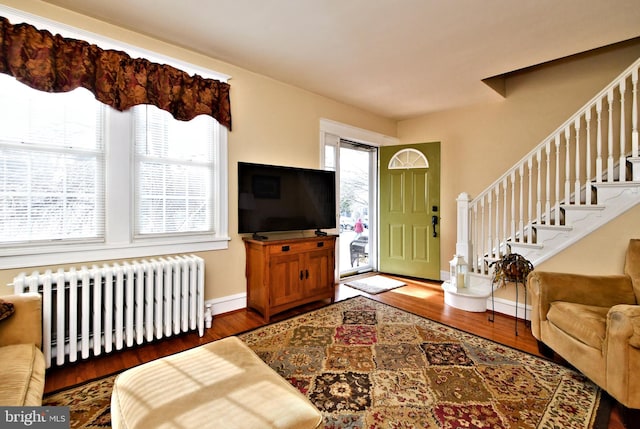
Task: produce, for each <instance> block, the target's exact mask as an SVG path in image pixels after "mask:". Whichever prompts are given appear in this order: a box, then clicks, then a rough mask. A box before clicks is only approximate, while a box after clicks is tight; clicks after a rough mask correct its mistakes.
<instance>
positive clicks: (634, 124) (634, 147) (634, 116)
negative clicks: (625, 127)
mask: <svg viewBox="0 0 640 429" xmlns="http://www.w3.org/2000/svg"><path fill="white" fill-rule="evenodd" d="M631 82H632V83H633V99H632V103H631V156H633V157H634V158H637V157H638V156H640V154H639V153H638V69H633V71H632V72H631Z"/></svg>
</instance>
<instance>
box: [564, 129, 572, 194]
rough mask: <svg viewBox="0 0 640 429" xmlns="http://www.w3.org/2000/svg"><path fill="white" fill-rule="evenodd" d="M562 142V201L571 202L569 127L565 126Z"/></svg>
mask: <svg viewBox="0 0 640 429" xmlns="http://www.w3.org/2000/svg"><path fill="white" fill-rule="evenodd" d="M564 144H565V148H566V149H565V152H566V156H565V158H564V203H565V204H566V205H569V204H571V184H570V183H571V155H570V148H569V147H570V146H571V129H570V128H569V126H567V127H566V128H565V129H564Z"/></svg>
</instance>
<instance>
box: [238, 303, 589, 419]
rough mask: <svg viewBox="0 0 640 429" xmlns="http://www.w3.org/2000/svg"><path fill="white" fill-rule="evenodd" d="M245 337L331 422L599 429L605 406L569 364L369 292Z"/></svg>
mask: <svg viewBox="0 0 640 429" xmlns="http://www.w3.org/2000/svg"><path fill="white" fill-rule="evenodd" d="M240 338H241V339H242V340H244V341H245V342H246V343H247V344H248V345H249V346H250V347H251V348H252V349H253V350H254V351H255V352H256V353H257V354H258V355H259V356H260V357H261V358H262V359H263V360H264V361H265V362H267V363H268V364H269V365H270V366H271V367H272V368H273V369H275V370H276V371H277V372H278V373H279V374H280V375H282V376H283V377H285V378H286V379H288V380H289V381H290V382H291V383H292V384H293V385H294V386H296V387H297V388H298V389H299V390H300V391H301V392H302V393H304V394H305V395H306V396H307V397H308V398H309V399H310V400H311V401H312V402H313V403H314V404H315V405H316V407H318V409H320V411H321V412H322V413H323V414H324V425H325V426H324V427H325V428H353V429H355V428H523V429H524V428H565V429H566V428H593V427H594V425H595V422H596V415H597V410H598V408H599V405H600V402H601V391H600V390H599V389H598V388H597V387H596V386H595V385H594V384H592V383H591V382H590V381H588V380H587V379H586V378H585V377H584V376H582V375H580V374H578V373H576V372H574V371H572V370H569V369H567V368H564V367H562V366H559V365H557V364H555V363H553V362H550V361H547V360H545V359H542V358H538V357H535V356H533V355H529V354H526V353H523V352H519V351H517V350H514V349H511V348H508V347H505V346H502V345H499V344H497V343H494V342H492V341H489V340H485V339H482V338H479V337H476V336H474V335H471V334H467V333H464V332H461V331H458V330H456V329H453V328H450V327H447V326H444V325H441V324H439V323H436V322H433V321H430V320H427V319H424V318H422V317H419V316H416V315H413V314H410V313H408V312H405V311H402V310H399V309H396V308H394V307H390V306H388V305H385V304H382V303H379V302H377V301H374V300H371V299H368V298H365V297H355V298H353V299H350V300H347V301H342V302H339V303H337V304H334V305H331V306H329V307H325V308H323V309H320V310H316V311H313V312H311V313H306V314H304V315H301V316H298V317H296V318H293V319H291V320H288V321H284V322H280V323H276V324H273V325H268V326H266V327H263V328H259V329H257V330H255V331H252V332H250V333H247V334H244V335H240Z"/></svg>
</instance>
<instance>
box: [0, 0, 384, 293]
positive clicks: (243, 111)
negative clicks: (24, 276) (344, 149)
mask: <svg viewBox="0 0 640 429" xmlns="http://www.w3.org/2000/svg"><path fill="white" fill-rule="evenodd" d="M0 3H3V4H5V5H8V6H10V7H13V8H15V9H20V10H24V11H26V12H30V13H33V14H35V15H39V16H44V17H47V18H49V19H52V20H55V21H59V22H62V23H65V24H69V25H72V26H74V27H77V28H81V29H84V30H87V31H91V32H94V33H99V34H101V35H103V36H107V37H110V38H112V39H117V40H121V41H124V42H126V43H129V44H132V45H136V46H139V47H142V48H145V49H148V50H152V51H155V52H158V53H161V54H163V55H168V56H172V57H174V58H177V59H180V60H183V61H187V62H190V63H193V64H196V65H199V66H202V67H207V68H210V69H212V70H215V71H217V72H220V73H225V74H228V75H231V77H232V78H231V80H230V82H229V83H230V85H231V106H232V116H233V131H232V132H231V133H229V232H230V236H231V241H230V242H229V249H228V250H220V251H212V252H203V253H199V255H200V256H202V257H204V258H205V260H206V296H205V298H206V299H214V298H219V297H224V296H229V295H234V294H238V293H243V292H244V291H245V277H244V268H245V256H244V246H243V243H242V239H241V237H239V236H238V234H237V233H235V232H234V231H237V228H238V225H237V219H236V217H237V216H236V213H237V204H236V199H237V183H236V182H237V181H236V179H235V177H236V174H237V169H236V166H237V163H238V161H253V162H264V163H273V164H281V165H294V166H300V167H309V168H318V167H320V145H319V144H320V143H319V135H320V126H319V121H320V118H327V119H331V120H334V121H338V122H341V123H345V124H349V125H352V126H355V127H359V128H363V129H367V130H371V131H374V132H377V133H380V134H384V135H389V136H395V133H396V123H395V121H392V120H389V119H385V118H382V117H379V116H376V115H373V114H370V113H367V112H365V111H362V110H359V109H356V108H353V107H351V106H348V105H345V104H342V103H338V102H335V101H332V100H330V99H327V98H324V97H320V96H318V95H315V94H312V93H310V92H307V91H303V90H300V89H298V88H295V87H292V86H290V85H285V84H283V83H280V82H277V81H275V80H273V79H270V78H268V77H265V76H262V75H259V74H256V73H252V72H250V71H248V70H244V69H241V68H238V67H234V66H232V65H229V64H227V63H223V62H220V61H217V60H214V59H211V58H208V57H205V56H203V55H200V54H197V53H195V52H192V51H188V50H185V49H182V48H178V47H176V46H172V45H168V44H165V43H162V42H160V41H158V40H154V39H150V38H148V37H145V36H142V35H140V34H136V33H133V32H130V31H126V30H123V29H120V28H118V27H114V26H112V25H109V24H106V23H103V22H100V21H96V20H93V19H90V18H87V17H85V16H82V15H78V14H75V13H70V12H68V11H65V10H63V9H60V8H57V7H54V6H51V5H48V4H46V3H43V2H40V1H24V0H1V1H0ZM34 269H35V268H29V269H28V270H22V269H16V270H0V285H5V284H7V283H9V282H11V281H12V279H13V277H14V276H15V275H16V274H18V273H19V272H22V271H28V272H30V271H32V270H34ZM38 269H40V271H42V268H38ZM10 292H11V289H10V288H8V287H4V286H2V287H0V295H5V294H8V293H10Z"/></svg>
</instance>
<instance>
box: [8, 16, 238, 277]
mask: <svg viewBox="0 0 640 429" xmlns="http://www.w3.org/2000/svg"><path fill="white" fill-rule="evenodd" d="M0 13H2V14H3V16H5V17H7V18H8V19H10V20H11V21H12V22H13V21H15V22H19V21H20V20H22V21H25V22H29V23H31V24H33V25H36V26H38V27H40V28H46V29H48V30H49V31H52V32H54V33H56V32H58V33H60V34H63V35H64V36H65V37H76V38H81V39H83V40H86V41H88V42H90V43H96V44H98V45H99V46H101V47H103V48H105V49H120V50H125V51H127V53H129V54H130V55H132V56H142V57H145V58H147V59H149V60H151V61H157V62H164V63H166V64H170V65H173V66H175V67H177V68H180V69H182V70H184V71H186V72H188V73H192V74H193V73H198V74H200V75H201V76H204V77H210V78H214V79H217V80H220V81H221V82H227V81H228V80H229V79H230V78H231V77H230V76H228V75H224V74H222V73H218V72H215V71H212V70H208V69H205V68H202V67H200V66H196V65H193V64H189V63H186V62H183V61H180V60H177V59H175V58H171V57H166V56H164V55H161V54H157V53H154V52H150V51H147V50H145V49H142V48H139V47H135V46H132V45H129V44H126V43H122V42H118V41H115V40H112V39H108V38H106V37H103V36H99V35H96V34H93V33H90V32H87V31H85V30H82V29H77V28H73V27H71V26H68V25H65V24H60V23H57V22H54V21H51V20H48V19H46V18H42V17H38V16H36V15H32V14H29V13H26V12H21V11H17V10H15V9H11V8H8V7H6V6H3V5H0ZM106 115H107V122H109V121H111V120H112V119H114V120H115V121H119V122H118V123H119V124H123V123H124V122H127V124H126V126H117V127H115V126H113V125H111V126H109V127H108V128H109V129H108V130H106V129H105V130H104V132H105V142H104V144H105V163H106V165H122V166H128V167H129V168H128V169H126V168H122V169H118V171H115V170H108V169H107V171H106V177H105V182H104V186H105V193H104V195H105V197H104V198H105V201H104V205H105V220H104V222H105V225H104V228H105V239H104V241H102V240H100V241H99V242H90V241H86V240H85V241H82V242H81V243H78V242H75V243H65V244H51V245H43V246H40V247H36V246H29V245H16V246H10V247H9V246H7V247H5V248H0V269H12V268H26V267H34V266H45V265H57V264H75V263H85V262H92V261H106V260H114V259H128V258H143V257H147V256H151V255H166V254H176V253H190V252H203V251H210V250H222V249H227V248H228V247H229V241H230V240H231V238H230V236H229V228H228V225H229V219H228V216H229V215H228V212H229V210H228V209H229V191H228V184H229V183H228V182H229V177H228V148H227V144H228V130H227V129H226V128H225V127H224V126H222V125H220V124H219V123H218V122H217V121H215V120H214V121H215V128H216V130H215V134H216V135H217V138H218V144H217V145H216V146H217V153H216V154H215V157H216V158H215V159H216V166H215V170H214V183H213V184H212V192H213V195H214V205H215V206H216V207H217V208H214V210H216V211H217V213H216V214H217V216H216V224H215V225H214V231H215V235H214V234H211V233H200V234H199V233H195V234H184V235H178V236H172V237H167V236H160V237H149V238H140V237H134V234H133V220H134V219H133V217H134V216H135V211H134V201H133V199H134V198H135V196H134V188H135V183H134V182H133V180H131V179H132V177H133V174H134V162H135V161H134V157H133V152H132V150H133V127H132V125H131V121H130V120H129V119H128V118H129V112H118V111H116V110H115V109H111V108H109V109H107V113H106ZM123 118H127V119H126V120H125V119H123ZM118 138H126V139H127V140H128V141H130V142H132V143H131V144H130V145H124V146H125V148H122V147H121V146H123V145H118V144H110V141H117V139H118ZM121 149H124V150H121ZM113 157H115V158H117V159H119V160H120V162H122V163H121V164H113V162H114V161H113ZM109 163H111V164H109ZM123 181H126V183H123ZM122 186H126V187H128V189H129V191H128V198H122V197H121V196H118V195H116V194H115V193H114V191H113V189H115V188H117V187H122ZM125 208H126V211H125V210H124V209H125ZM122 213H128V217H129V222H128V223H127V222H119V219H121V218H122Z"/></svg>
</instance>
